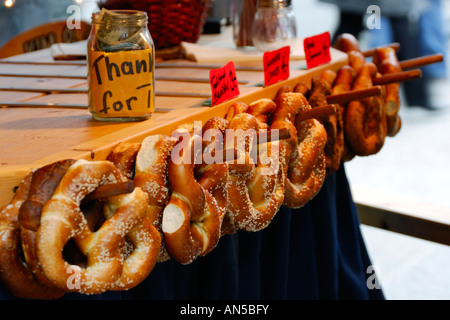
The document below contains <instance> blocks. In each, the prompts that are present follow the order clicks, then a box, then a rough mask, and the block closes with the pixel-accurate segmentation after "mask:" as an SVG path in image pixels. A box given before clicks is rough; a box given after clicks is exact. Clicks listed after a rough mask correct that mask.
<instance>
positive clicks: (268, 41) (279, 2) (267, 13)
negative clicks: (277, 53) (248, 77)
mask: <svg viewBox="0 0 450 320" xmlns="http://www.w3.org/2000/svg"><path fill="white" fill-rule="evenodd" d="M296 37H297V23H296V20H295V15H294V12H293V10H292V7H291V0H258V2H257V10H256V14H255V17H254V19H253V25H252V40H253V45H254V46H255V47H256V49H257V50H258V51H262V52H265V51H273V50H276V49H279V48H281V47H285V46H291V52H292V51H294V47H295V41H296Z"/></svg>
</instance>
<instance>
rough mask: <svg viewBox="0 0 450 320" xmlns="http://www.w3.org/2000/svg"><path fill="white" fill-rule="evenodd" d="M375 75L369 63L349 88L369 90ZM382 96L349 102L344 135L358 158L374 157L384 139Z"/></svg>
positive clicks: (373, 67)
mask: <svg viewBox="0 0 450 320" xmlns="http://www.w3.org/2000/svg"><path fill="white" fill-rule="evenodd" d="M377 74H378V70H377V67H376V65H375V64H374V63H372V62H366V63H365V64H364V65H363V66H362V67H361V68H360V69H359V70H358V72H357V76H356V78H355V80H354V83H353V87H352V89H361V88H369V87H372V84H373V82H372V79H373V78H374V77H376V76H377ZM383 99H384V97H383V95H380V96H374V97H369V98H363V99H361V100H354V101H350V102H349V103H348V105H347V110H346V114H345V119H344V132H345V136H346V138H347V141H348V142H349V145H350V147H351V149H352V150H353V152H354V153H355V154H356V155H358V156H368V155H372V154H376V153H377V152H378V151H379V150H380V149H381V148H382V146H383V144H384V140H385V137H386V130H387V128H386V116H385V107H384V101H383Z"/></svg>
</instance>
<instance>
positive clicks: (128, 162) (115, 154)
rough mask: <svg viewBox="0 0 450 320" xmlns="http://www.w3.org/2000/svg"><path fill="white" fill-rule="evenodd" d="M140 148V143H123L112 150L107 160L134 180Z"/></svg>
mask: <svg viewBox="0 0 450 320" xmlns="http://www.w3.org/2000/svg"><path fill="white" fill-rule="evenodd" d="M140 148H141V144H140V143H139V142H121V143H119V144H117V145H116V146H115V147H114V148H113V150H111V152H110V153H109V154H108V156H107V157H106V160H108V161H111V162H112V163H114V165H115V166H116V167H117V168H118V169H119V170H120V172H122V173H123V174H125V175H126V176H127V177H128V178H130V179H133V177H134V170H135V165H136V156H137V153H138V151H139V149H140Z"/></svg>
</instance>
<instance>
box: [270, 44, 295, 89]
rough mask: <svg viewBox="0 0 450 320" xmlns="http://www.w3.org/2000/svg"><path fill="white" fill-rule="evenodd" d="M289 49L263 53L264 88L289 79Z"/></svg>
mask: <svg viewBox="0 0 450 320" xmlns="http://www.w3.org/2000/svg"><path fill="white" fill-rule="evenodd" d="M290 53H291V47H289V46H286V47H283V48H280V49H278V50H274V51H267V52H264V55H263V65H264V86H269V85H271V84H274V83H277V82H278V81H281V80H286V79H287V78H289V56H290Z"/></svg>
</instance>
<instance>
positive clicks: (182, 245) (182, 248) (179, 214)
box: [162, 130, 227, 264]
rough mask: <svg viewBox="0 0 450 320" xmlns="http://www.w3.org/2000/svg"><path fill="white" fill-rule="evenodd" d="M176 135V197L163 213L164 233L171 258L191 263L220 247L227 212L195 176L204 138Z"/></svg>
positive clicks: (172, 179)
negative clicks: (195, 165)
mask: <svg viewBox="0 0 450 320" xmlns="http://www.w3.org/2000/svg"><path fill="white" fill-rule="evenodd" d="M174 134H175V136H178V141H177V143H176V145H175V146H174V148H173V149H172V154H171V157H170V160H169V168H168V173H169V176H168V178H169V185H170V186H171V189H172V194H171V196H170V199H169V202H168V203H167V205H166V207H165V208H164V211H163V215H162V231H163V234H164V239H165V242H166V247H167V251H168V253H169V255H170V256H171V257H172V258H173V259H175V260H176V261H178V262H180V263H181V264H189V263H191V262H192V261H194V260H195V259H196V258H197V257H199V256H204V255H206V254H207V253H209V252H210V251H211V250H212V249H213V248H215V246H216V245H217V243H218V241H219V238H220V236H221V225H222V221H223V214H224V211H222V210H220V208H219V207H218V205H217V201H216V199H215V198H214V197H213V196H212V195H211V193H209V191H208V190H206V189H205V188H203V187H202V185H200V183H199V182H198V181H197V179H196V176H195V169H194V164H195V163H199V162H198V161H199V160H198V157H199V155H201V153H202V145H203V143H202V138H201V137H200V136H199V135H198V134H196V133H193V132H189V131H187V130H178V131H176V132H175V133H174ZM224 174H227V172H225V173H224ZM210 178H216V179H217V180H216V181H215V182H211V184H212V185H217V184H220V183H221V181H222V179H223V177H221V176H220V175H217V176H216V177H214V176H211V177H210Z"/></svg>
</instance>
